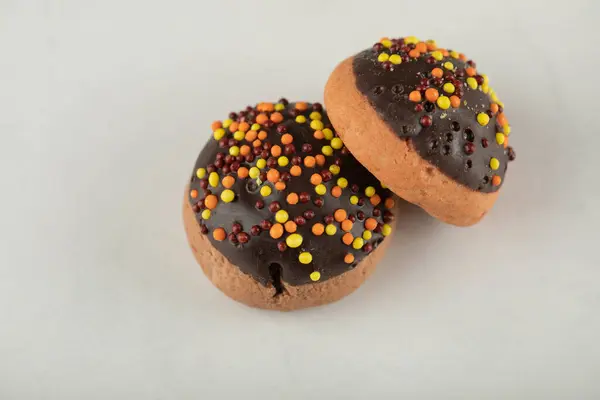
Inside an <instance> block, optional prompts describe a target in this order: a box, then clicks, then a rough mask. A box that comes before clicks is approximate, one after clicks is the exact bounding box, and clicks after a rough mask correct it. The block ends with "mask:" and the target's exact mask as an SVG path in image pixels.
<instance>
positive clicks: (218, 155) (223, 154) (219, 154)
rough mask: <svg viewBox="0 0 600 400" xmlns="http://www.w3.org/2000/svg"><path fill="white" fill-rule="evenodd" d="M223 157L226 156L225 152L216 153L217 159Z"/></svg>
mask: <svg viewBox="0 0 600 400" xmlns="http://www.w3.org/2000/svg"><path fill="white" fill-rule="evenodd" d="M225 157H226V155H225V153H221V152H219V153H217V160H222V159H224V158H225Z"/></svg>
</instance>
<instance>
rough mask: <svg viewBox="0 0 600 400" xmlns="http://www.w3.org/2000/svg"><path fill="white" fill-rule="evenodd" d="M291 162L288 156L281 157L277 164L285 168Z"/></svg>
mask: <svg viewBox="0 0 600 400" xmlns="http://www.w3.org/2000/svg"><path fill="white" fill-rule="evenodd" d="M289 162H290V160H289V159H288V158H287V157H286V156H281V157H279V158H278V159H277V164H279V166H280V167H285V166H286V165H288V164H289Z"/></svg>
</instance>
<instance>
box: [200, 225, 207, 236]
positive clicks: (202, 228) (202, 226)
mask: <svg viewBox="0 0 600 400" xmlns="http://www.w3.org/2000/svg"><path fill="white" fill-rule="evenodd" d="M200 232H202V234H203V235H206V234H207V233H208V227H207V226H206V225H204V224H202V225H200Z"/></svg>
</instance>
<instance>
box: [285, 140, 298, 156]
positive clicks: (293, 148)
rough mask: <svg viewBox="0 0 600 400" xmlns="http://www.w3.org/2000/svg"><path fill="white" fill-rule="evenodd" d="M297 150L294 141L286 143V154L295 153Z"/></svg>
mask: <svg viewBox="0 0 600 400" xmlns="http://www.w3.org/2000/svg"><path fill="white" fill-rule="evenodd" d="M295 152H296V146H294V145H293V144H292V143H290V144H286V145H285V147H284V148H283V153H284V154H285V155H286V156H289V155H291V154H294V153H295Z"/></svg>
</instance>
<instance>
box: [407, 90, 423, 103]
mask: <svg viewBox="0 0 600 400" xmlns="http://www.w3.org/2000/svg"><path fill="white" fill-rule="evenodd" d="M408 99H409V100H410V101H414V102H415V103H418V102H419V101H421V92H419V91H418V90H413V91H412V92H410V94H409V95H408Z"/></svg>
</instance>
